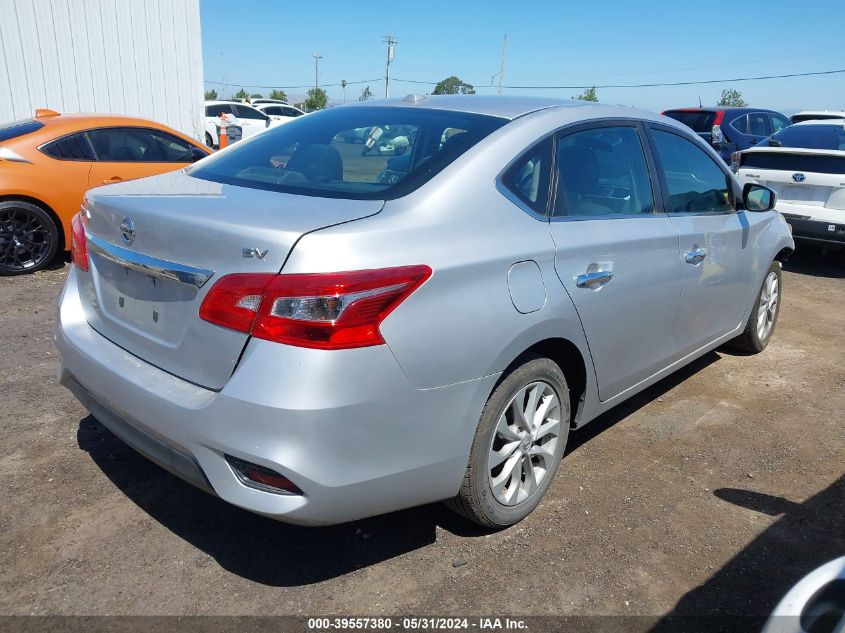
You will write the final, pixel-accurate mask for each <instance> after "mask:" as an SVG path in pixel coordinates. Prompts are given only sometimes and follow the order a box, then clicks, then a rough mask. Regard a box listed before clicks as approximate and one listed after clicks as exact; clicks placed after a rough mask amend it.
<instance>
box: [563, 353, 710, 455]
mask: <svg viewBox="0 0 845 633" xmlns="http://www.w3.org/2000/svg"><path fill="white" fill-rule="evenodd" d="M720 358H721V356H720V355H719V353H718V352H716V351H712V352H708V353H706V354H705V355H704V356H701V357H700V358H697V359H696V360H694V361H692V362H691V363H690V364H688V365H685V366H684V367H682V368H681V369H678V370H677V371H675V372H673V373H672V374H670V375H669V376H667V377H666V378H663V379H662V380H660V381H658V382H656V383H654V384H653V385H652V386H651V387H648V388H647V389H644V390H643V391H641V392H640V393H638V394H637V395H635V396H632V397H630V398H628V399H627V400H625V401H624V402H622V403H620V404H618V405H616V406H615V407H613V408H612V409H610V410H609V411H606V412H605V413H603V414H601V415H600V416H599V417H597V418H595V419H594V420H592V421H591V422H590V423H589V424H587V425H586V426H585V427H584V428H582V429H578V430H577V431H574V432H571V433H570V434H569V439H568V441H567V444H566V452H565V453H564V459H566V456H567V455H569V454H570V453H573V452H575V451H577V450H578V449H579V448H580V447H581V446H583V445H584V444H586V443H587V442H589V441H590V440H592V439H593V438H594V437H596V436H598V435H600V434H602V433H604V432H605V431H606V430H607V429H609V428H611V427H612V426H613V425H614V424H616V423H617V422H619V421H621V420H624V419H625V418H627V417H628V416H629V415H631V414H633V413H634V412H636V411H638V410H639V409H641V408H642V407H644V406H645V405H647V404H648V403H650V402H652V401H654V400H657V399H658V398H660V397H661V396H663V395H664V394H665V393H667V392H668V391H671V390H672V389H674V388H675V387H677V386H678V385H679V384H681V383H682V382H684V381H686V380H689V379H690V378H691V377H692V376H694V375H695V374H697V373H698V372H700V371H701V370H702V369H705V368H706V367H709V366H710V365H712V364H713V363H715V362H716V361H718V360H719V359H720Z"/></svg>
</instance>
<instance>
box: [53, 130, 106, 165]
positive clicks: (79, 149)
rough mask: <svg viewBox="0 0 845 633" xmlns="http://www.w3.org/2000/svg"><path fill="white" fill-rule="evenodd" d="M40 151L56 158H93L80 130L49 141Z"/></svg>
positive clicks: (89, 146)
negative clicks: (77, 132)
mask: <svg viewBox="0 0 845 633" xmlns="http://www.w3.org/2000/svg"><path fill="white" fill-rule="evenodd" d="M41 151H42V152H44V153H45V154H47V156H50V157H52V158H57V159H58V160H94V153H93V152H92V151H91V145H90V144H89V143H88V140H87V139H86V138H85V135H84V134H83V133H82V132H80V133H79V134H71V135H70V136H65V137H63V138H59V139H56V140H55V141H51V142H49V143H47V144H46V145H43V146H42V147H41Z"/></svg>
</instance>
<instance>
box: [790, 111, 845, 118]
mask: <svg viewBox="0 0 845 633" xmlns="http://www.w3.org/2000/svg"><path fill="white" fill-rule="evenodd" d="M813 114H817V115H826V116H841V117H845V110H801V112H796V113H795V114H793V115H792V116H808V115H813Z"/></svg>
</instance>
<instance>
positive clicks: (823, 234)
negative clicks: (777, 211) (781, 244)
mask: <svg viewBox="0 0 845 633" xmlns="http://www.w3.org/2000/svg"><path fill="white" fill-rule="evenodd" d="M843 215H845V214H843ZM783 216H784V218H785V219H786V221H787V222H788V223H789V226H791V227H792V237H793V238H794V239H796V240H803V241H806V242H817V243H825V244H837V245H843V246H845V218H843V220H842V221H840V222H828V221H825V220H815V219H811V218H808V217H806V216H802V215H798V214H797V213H794V211H793V212H787V211H784V212H783Z"/></svg>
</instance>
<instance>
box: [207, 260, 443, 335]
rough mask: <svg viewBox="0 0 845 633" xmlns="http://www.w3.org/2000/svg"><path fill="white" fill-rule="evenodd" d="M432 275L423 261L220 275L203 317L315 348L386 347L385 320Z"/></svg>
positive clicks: (208, 295) (213, 321)
mask: <svg viewBox="0 0 845 633" xmlns="http://www.w3.org/2000/svg"><path fill="white" fill-rule="evenodd" d="M430 276H431V268H429V267H428V266H424V265H419V266H401V267H398V268H381V269H377V270H357V271H351V272H344V273H316V274H294V275H271V274H234V275H227V276H225V277H223V278H221V279H220V280H219V281H218V282H217V283H216V284H214V286H213V287H212V288H211V290H209V292H208V294H207V295H206V297H205V299H204V300H203V302H202V305H201V306H200V313H199V314H200V318H202V319H204V320H206V321H209V322H211V323H215V324H216V325H220V326H222V327H226V328H230V329H233V330H237V331H239V332H245V333H250V334H252V335H253V336H255V337H256V338H262V339H266V340H268V341H275V342H277V343H286V344H288V345H296V346H298V347H311V348H316V349H349V348H353V347H367V346H370V345H381V344H382V343H384V339H383V338H382V336H381V332H380V331H379V326H380V325H381V323H382V321H384V319H385V318H387V315H389V314H390V313H391V312H392V311H393V310H395V309H396V307H397V306H398V305H399V304H400V303H402V301H404V300H405V299H406V298H407V297H408V296H409V295H410V294H411V293H412V292H414V290H416V289H417V288H419V287H420V286H421V285H422V284H423V283H424V282H425V281H426V280H427V279H428V278H429V277H430Z"/></svg>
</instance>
